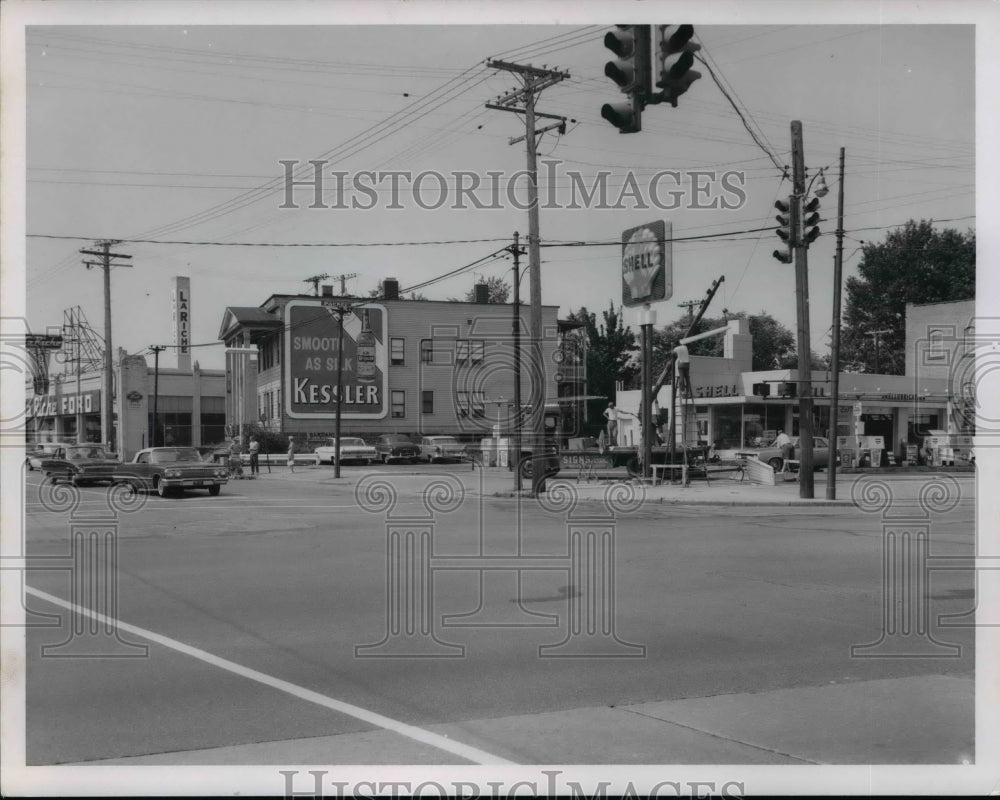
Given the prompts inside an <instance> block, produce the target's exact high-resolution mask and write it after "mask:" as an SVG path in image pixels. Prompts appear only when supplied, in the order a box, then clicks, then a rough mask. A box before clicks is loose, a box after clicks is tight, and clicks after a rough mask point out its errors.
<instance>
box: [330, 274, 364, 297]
mask: <svg viewBox="0 0 1000 800" xmlns="http://www.w3.org/2000/svg"><path fill="white" fill-rule="evenodd" d="M327 277H329V276H327ZM356 277H358V273H356V272H351V273H348V274H344V275H335V276H334V280H338V281H340V296H341V297H344V296H345V295H346V294H347V284H346V283H345V281H348V280H350V279H351V278H356Z"/></svg>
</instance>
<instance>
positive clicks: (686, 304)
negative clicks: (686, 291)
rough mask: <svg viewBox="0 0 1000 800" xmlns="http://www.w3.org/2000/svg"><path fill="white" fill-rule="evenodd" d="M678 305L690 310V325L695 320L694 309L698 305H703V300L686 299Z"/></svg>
mask: <svg viewBox="0 0 1000 800" xmlns="http://www.w3.org/2000/svg"><path fill="white" fill-rule="evenodd" d="M677 305H678V307H679V308H686V309H687V310H688V325H690V324H691V323H692V322H693V321H694V310H695V308H696V307H697V306H700V305H701V300H686V301H685V302H683V303H678V304H677Z"/></svg>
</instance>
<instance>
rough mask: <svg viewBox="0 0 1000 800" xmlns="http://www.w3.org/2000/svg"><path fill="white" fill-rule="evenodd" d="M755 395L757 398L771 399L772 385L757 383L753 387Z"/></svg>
mask: <svg viewBox="0 0 1000 800" xmlns="http://www.w3.org/2000/svg"><path fill="white" fill-rule="evenodd" d="M753 393H754V396H755V397H770V396H771V384H769V383H755V384H754V385H753Z"/></svg>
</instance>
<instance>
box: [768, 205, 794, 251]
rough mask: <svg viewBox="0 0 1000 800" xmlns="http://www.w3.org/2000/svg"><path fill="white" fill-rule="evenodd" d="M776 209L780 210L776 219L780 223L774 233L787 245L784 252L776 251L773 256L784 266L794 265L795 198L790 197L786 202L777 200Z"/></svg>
mask: <svg viewBox="0 0 1000 800" xmlns="http://www.w3.org/2000/svg"><path fill="white" fill-rule="evenodd" d="M774 207H775V208H776V209H778V212H779V213H778V214H776V215H775V219H776V220H777V221H778V227H777V228H775V229H774V232H775V233H777V234H778V238H779V239H781V241H783V242H784V243H785V249H784V250H775V251H774V252H773V253H771V255H773V256H774V257H775V258H776V259H778V261H780V262H781V263H782V264H791V263H792V248H793V247H795V236H794V233H795V228H796V225H795V216H796V214H795V211H796V208H797V206H796V203H795V198H794V197H788V198H787V199H785V200H776V201H775V202H774Z"/></svg>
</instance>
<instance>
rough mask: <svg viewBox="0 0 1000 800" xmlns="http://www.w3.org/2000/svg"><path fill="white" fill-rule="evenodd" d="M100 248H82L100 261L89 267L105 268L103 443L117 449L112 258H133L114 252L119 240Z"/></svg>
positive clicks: (99, 245) (102, 394) (102, 245)
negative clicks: (113, 431) (113, 427)
mask: <svg viewBox="0 0 1000 800" xmlns="http://www.w3.org/2000/svg"><path fill="white" fill-rule="evenodd" d="M95 244H96V246H97V247H100V248H101V249H100V250H81V251H80V252H81V253H82V254H83V255H87V256H97V257H98V258H100V259H101V260H100V262H98V263H96V264H95V262H93V261H85V262H84V264H85V265H86V267H87V269H90V268H91V267H92V266H99V267H101V268H102V269H103V270H104V390H103V391H102V392H101V444H103V445H104V446H105V447H109V446H110V447H111V449H112V450H117V449H118V448H117V446H116V443H115V442H112V441H111V425H112V422H113V421H114V405H112V402H111V399H112V398H111V396H112V393H113V392H114V374H113V373H112V370H111V366H112V352H111V267H112V264H111V259H113V258H132V256H128V255H124V254H123V253H112V252H111V248H112V246H113V245H116V244H120V242H118V241H114V240H111V239H107V240H104V241H99V242H96V243H95ZM114 266H116V267H128V266H130V265H129V264H115V265H114Z"/></svg>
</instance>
